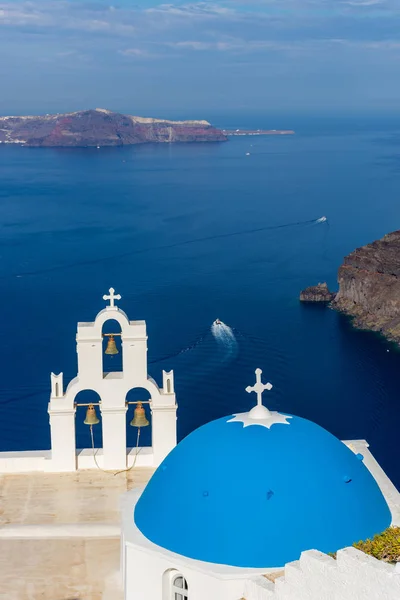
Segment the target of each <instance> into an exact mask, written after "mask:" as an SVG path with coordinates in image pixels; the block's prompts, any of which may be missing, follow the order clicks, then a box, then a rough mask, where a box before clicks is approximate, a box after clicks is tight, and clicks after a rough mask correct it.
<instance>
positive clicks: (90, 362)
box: [48, 288, 177, 471]
mask: <svg viewBox="0 0 400 600" xmlns="http://www.w3.org/2000/svg"><path fill="white" fill-rule="evenodd" d="M103 299H104V300H107V301H109V304H108V305H107V306H106V307H105V308H104V309H103V310H101V311H100V312H99V313H98V315H97V316H96V319H95V321H94V322H93V323H78V331H77V336H76V342H77V354H78V374H77V376H76V377H75V378H74V379H73V380H72V381H71V382H70V383H69V385H68V387H67V389H66V391H65V393H64V390H63V375H62V373H60V374H59V375H55V374H54V373H52V374H51V397H50V402H49V407H48V412H49V415H50V429H51V450H52V457H51V463H52V466H51V470H52V471H74V470H76V469H77V468H92V467H93V468H96V464H95V461H94V460H93V456H91V452H90V451H89V450H85V451H84V452H83V453H82V456H81V455H79V456H77V451H76V437H75V412H76V404H75V397H76V395H77V394H78V393H79V392H81V391H83V390H94V391H95V392H97V394H98V395H99V396H100V402H99V407H100V413H101V424H99V425H96V427H102V430H103V451H102V454H101V452H99V453H98V455H97V460H98V463H99V464H100V465H101V468H103V469H110V470H114V469H125V468H126V467H127V466H128V460H129V458H127V447H126V411H127V402H126V396H127V394H128V392H129V391H130V390H131V389H133V388H138V387H140V388H145V389H146V390H147V391H148V392H149V393H150V396H151V399H150V402H149V404H150V411H151V425H152V448H151V456H150V462H149V454H148V453H147V454H145V456H146V461H147V462H146V464H147V465H149V464H150V465H151V466H154V467H156V466H158V465H159V464H160V462H161V461H162V460H163V459H164V458H165V456H166V455H167V454H168V453H169V452H170V450H172V448H174V446H176V410H177V405H176V396H175V391H174V377H173V371H170V372H168V373H166V372H165V371H163V388H162V389H160V388H159V387H158V385H157V383H156V382H155V381H154V379H152V378H151V377H150V376H149V375H148V372H147V334H146V322H145V321H129V319H128V317H127V315H126V314H125V313H124V312H123V311H122V310H121V309H120V308H118V306H116V305H115V301H116V300H120V299H121V296H120V295H119V294H118V295H116V294H115V290H114V289H113V288H110V290H109V294H108V295H105V296H103ZM110 319H113V320H115V321H117V322H118V323H119V325H120V327H121V342H122V371H118V372H111V373H104V372H103V335H102V329H103V325H104V323H105V322H106V321H108V320H110ZM130 458H132V457H130ZM137 458H138V461H137V462H136V464H137V465H140V464H141V463H140V458H141V455H140V454H139V455H138V457H137Z"/></svg>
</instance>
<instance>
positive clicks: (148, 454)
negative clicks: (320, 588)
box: [0, 447, 154, 474]
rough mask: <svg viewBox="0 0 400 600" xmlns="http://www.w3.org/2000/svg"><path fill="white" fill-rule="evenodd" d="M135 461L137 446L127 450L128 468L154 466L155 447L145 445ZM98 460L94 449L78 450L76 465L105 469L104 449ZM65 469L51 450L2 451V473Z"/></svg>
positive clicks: (44, 471)
mask: <svg viewBox="0 0 400 600" xmlns="http://www.w3.org/2000/svg"><path fill="white" fill-rule="evenodd" d="M138 450H139V451H138V455H137V458H136V461H135V454H136V448H133V449H132V448H128V450H127V468H129V467H132V466H133V464H134V463H135V467H153V465H154V454H153V449H152V448H150V447H144V448H139V449H138ZM96 461H97V465H98V466H97V465H96V462H95V460H94V457H93V449H92V448H85V449H83V450H77V451H76V467H77V469H78V470H82V469H97V468H98V467H100V468H101V469H103V468H104V467H103V449H102V448H100V449H99V450H98V452H97V453H96ZM64 470H65V469H63V468H60V466H59V465H58V464H57V462H56V461H54V460H52V456H51V450H32V451H27V452H0V474H1V473H31V472H35V471H36V472H42V473H59V472H62V471H64Z"/></svg>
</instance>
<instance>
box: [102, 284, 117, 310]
mask: <svg viewBox="0 0 400 600" xmlns="http://www.w3.org/2000/svg"><path fill="white" fill-rule="evenodd" d="M108 292H109V295H108V296H107V294H105V295H104V296H103V300H109V301H110V304H109V305H108V306H106V310H110V309H111V310H115V309H116V308H117V307H116V306H115V300H121V294H116V293H115V290H114V288H110V289H109V290H108Z"/></svg>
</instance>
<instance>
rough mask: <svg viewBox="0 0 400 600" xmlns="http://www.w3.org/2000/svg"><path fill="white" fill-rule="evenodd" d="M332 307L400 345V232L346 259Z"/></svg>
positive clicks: (362, 326)
mask: <svg viewBox="0 0 400 600" xmlns="http://www.w3.org/2000/svg"><path fill="white" fill-rule="evenodd" d="M338 281H339V292H338V294H337V295H336V298H335V300H334V302H333V303H332V306H333V307H334V308H337V309H338V310H340V311H342V312H345V313H346V314H348V315H350V316H352V317H354V324H355V325H356V326H357V327H360V328H362V329H369V330H372V331H378V332H381V333H382V334H383V335H385V336H386V337H387V338H388V339H390V340H393V341H396V342H400V231H394V232H393V233H389V234H388V235H385V237H383V238H382V239H381V240H378V241H376V242H373V243H372V244H368V245H366V246H363V247H362V248H357V249H356V250H354V252H352V253H351V254H349V255H348V256H346V258H345V259H344V262H343V264H342V266H341V267H340V269H339V275H338Z"/></svg>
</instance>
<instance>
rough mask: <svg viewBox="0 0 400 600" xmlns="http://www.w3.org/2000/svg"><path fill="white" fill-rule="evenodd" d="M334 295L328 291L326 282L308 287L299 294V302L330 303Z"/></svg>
mask: <svg viewBox="0 0 400 600" xmlns="http://www.w3.org/2000/svg"><path fill="white" fill-rule="evenodd" d="M335 296H336V294H334V293H332V292H330V291H329V288H328V285H327V283H326V282H324V283H319V284H318V285H311V286H310V287H308V288H306V289H305V290H302V291H301V292H300V300H301V302H331V301H332V300H333V299H334V298H335Z"/></svg>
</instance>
